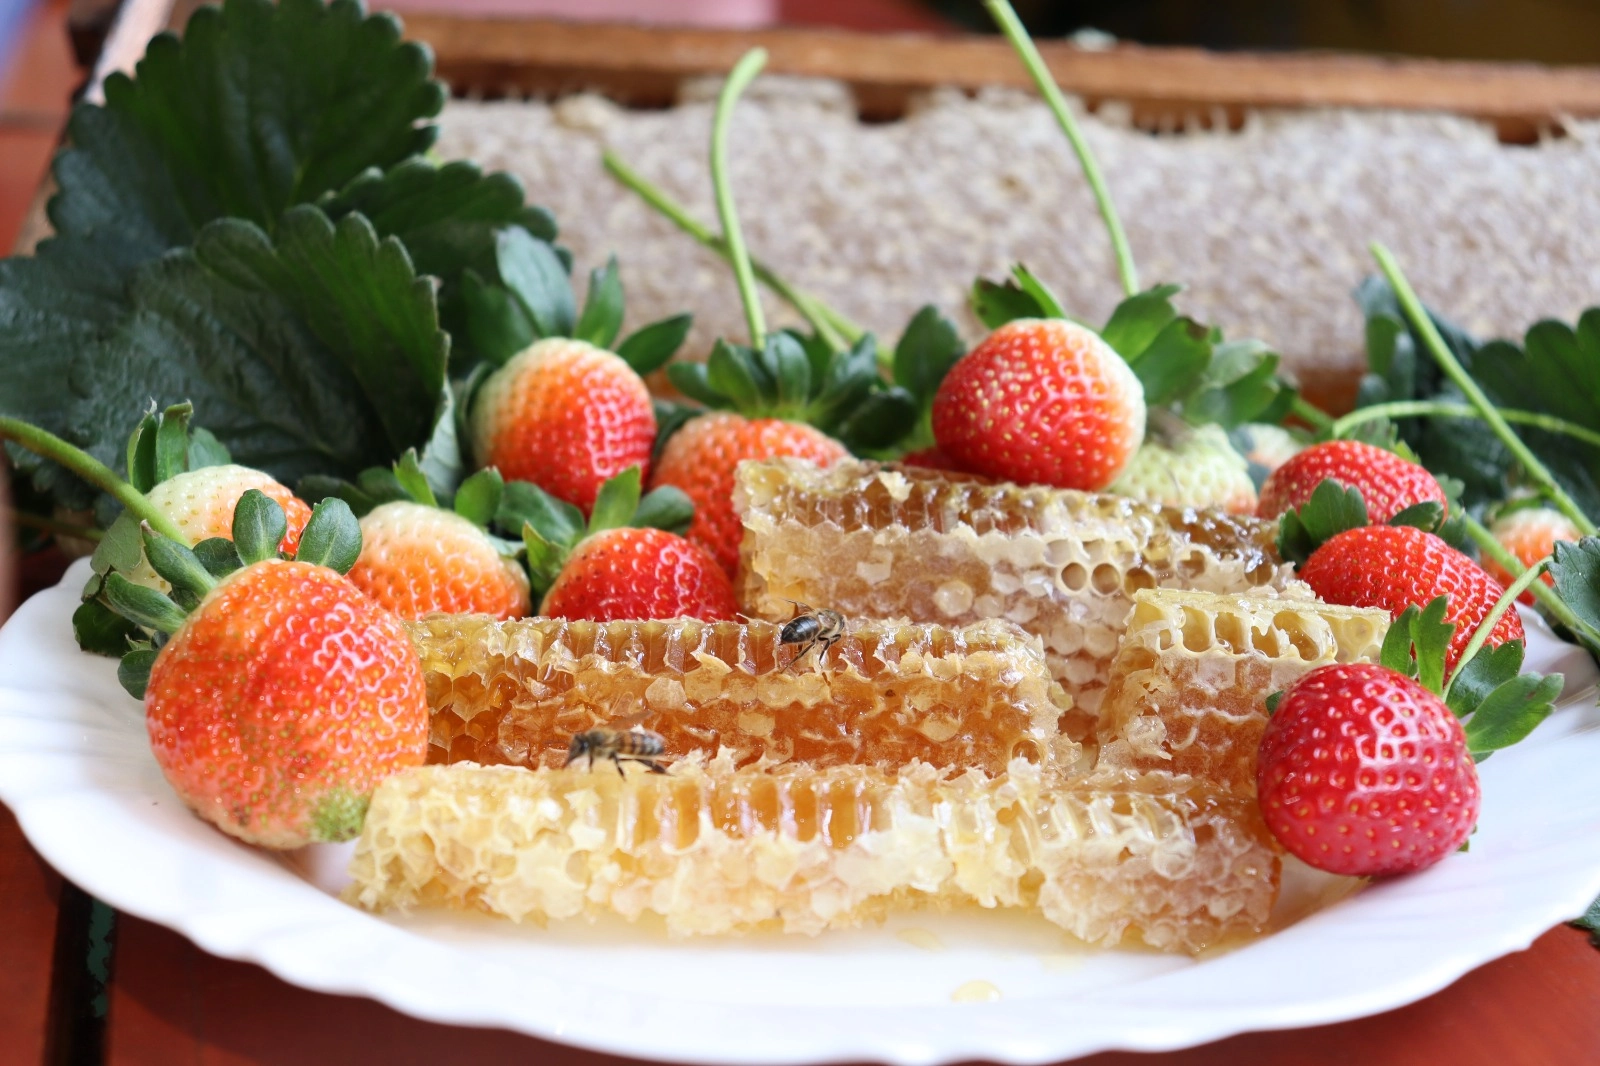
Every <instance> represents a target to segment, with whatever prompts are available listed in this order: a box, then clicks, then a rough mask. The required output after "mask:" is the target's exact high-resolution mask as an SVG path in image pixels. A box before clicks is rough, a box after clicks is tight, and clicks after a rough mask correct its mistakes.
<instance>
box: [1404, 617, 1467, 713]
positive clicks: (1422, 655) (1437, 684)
mask: <svg viewBox="0 0 1600 1066" xmlns="http://www.w3.org/2000/svg"><path fill="white" fill-rule="evenodd" d="M1449 609H1450V597H1448V596H1438V597H1435V598H1434V599H1432V600H1430V601H1429V603H1428V605H1427V606H1426V607H1424V608H1423V609H1422V613H1421V614H1419V615H1418V616H1417V617H1416V620H1415V621H1413V622H1412V623H1411V646H1412V648H1413V654H1414V655H1415V657H1416V660H1417V681H1418V683H1420V684H1421V685H1422V687H1423V688H1425V689H1427V690H1428V691H1429V692H1432V693H1434V694H1435V695H1438V694H1441V693H1443V692H1444V664H1445V656H1446V654H1447V653H1448V652H1449V650H1450V638H1451V637H1452V636H1454V635H1455V631H1456V627H1455V626H1454V625H1453V624H1451V623H1449V622H1446V621H1445V620H1444V616H1445V613H1446V612H1447V611H1449Z"/></svg>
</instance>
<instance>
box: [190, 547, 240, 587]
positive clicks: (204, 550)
mask: <svg viewBox="0 0 1600 1066" xmlns="http://www.w3.org/2000/svg"><path fill="white" fill-rule="evenodd" d="M194 557H195V558H196V559H199V560H200V565H201V566H203V567H205V568H206V572H207V573H209V574H210V575H211V576H212V577H227V576H228V575H229V574H231V573H233V572H234V571H235V570H238V569H239V568H240V567H242V566H244V560H243V559H240V558H239V549H238V548H236V547H234V544H233V541H231V540H229V539H228V538H227V537H207V538H206V539H205V540H203V541H201V542H200V543H199V544H196V545H195V546H194Z"/></svg>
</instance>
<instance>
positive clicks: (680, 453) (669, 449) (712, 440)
mask: <svg viewBox="0 0 1600 1066" xmlns="http://www.w3.org/2000/svg"><path fill="white" fill-rule="evenodd" d="M848 454H849V452H847V451H846V450H845V447H844V445H842V444H840V443H839V442H838V441H836V440H834V439H833V438H832V437H829V436H828V435H827V434H825V433H823V432H822V431H821V430H820V429H816V428H814V427H812V426H808V425H803V424H802V423H799V422H786V421H783V420H782V419H777V418H745V417H744V416H743V415H736V414H730V413H727V412H715V413H712V414H704V415H700V416H699V417H697V418H693V419H690V420H689V421H688V422H687V423H685V424H684V427H683V428H682V429H680V430H679V431H678V432H677V433H675V434H673V436H672V439H671V440H669V441H667V446H666V448H665V449H663V450H662V452H661V461H660V462H659V463H658V464H657V466H656V476H655V484H656V485H658V486H660V485H671V486H674V487H675V488H678V489H680V490H681V491H682V492H683V493H684V494H685V495H686V496H688V497H689V498H690V499H691V500H693V501H694V523H693V524H692V525H690V526H689V532H688V537H689V539H690V540H692V541H694V542H695V543H696V544H699V545H701V546H702V547H704V548H705V549H706V550H707V551H709V552H710V553H711V555H712V556H713V557H714V558H715V559H716V560H717V562H718V563H720V564H721V565H722V568H723V570H725V571H727V573H728V575H729V576H730V577H731V576H733V575H735V574H737V573H738V571H739V543H740V541H742V540H743V539H744V527H743V526H742V525H741V524H740V522H739V516H738V515H737V514H735V513H734V510H733V475H734V470H735V468H737V467H738V465H739V464H740V463H741V462H743V461H744V460H746V459H770V458H772V457H774V456H779V455H792V456H796V457H798V458H801V459H810V460H811V461H812V462H814V463H817V464H818V465H820V466H830V465H832V464H833V463H836V462H838V461H839V460H840V459H843V458H844V457H845V456H846V455H848Z"/></svg>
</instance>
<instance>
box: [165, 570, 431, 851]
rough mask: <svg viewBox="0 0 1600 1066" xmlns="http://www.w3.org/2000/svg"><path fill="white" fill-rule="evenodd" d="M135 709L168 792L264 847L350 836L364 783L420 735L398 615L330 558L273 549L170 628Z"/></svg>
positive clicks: (421, 695) (420, 707) (423, 713)
mask: <svg viewBox="0 0 1600 1066" xmlns="http://www.w3.org/2000/svg"><path fill="white" fill-rule="evenodd" d="M145 722H146V725H147V726H148V728H149V733H150V744H151V747H152V749H153V750H154V752H155V757H156V762H157V763H158V764H159V765H160V767H161V771H162V773H163V774H165V775H166V778H167V781H168V783H169V784H171V785H172V787H173V789H174V791H176V792H177V793H178V795H179V797H181V798H182V799H183V801H184V802H185V803H186V804H188V805H189V806H190V807H191V808H193V809H194V810H195V812H196V813H197V814H199V815H200V817H202V818H204V819H205V820H206V821H209V822H212V823H214V824H215V825H217V826H218V827H219V828H221V829H222V830H223V831H224V832H227V833H229V834H231V835H233V836H236V837H238V838H240V839H241V840H245V841H248V842H250V843H252V844H260V845H262V846H264V847H269V848H294V847H300V846H302V845H304V844H309V843H313V842H317V841H332V840H345V839H349V838H350V837H352V836H354V835H355V833H356V832H357V831H358V830H359V829H360V827H361V818H362V815H363V814H364V813H365V811H366V803H367V799H368V797H370V796H371V794H372V790H373V788H375V787H376V786H377V784H378V782H379V781H381V780H383V779H384V778H385V777H387V776H388V775H389V774H391V773H393V772H395V771H396V770H399V769H402V768H404V767H407V766H418V765H421V763H422V761H423V756H424V755H425V754H426V752H427V742H428V705H427V699H426V693H425V692H424V687H423V678H422V667H421V664H420V663H419V662H418V659H417V654H416V651H415V649H414V648H413V647H412V645H411V641H410V639H409V638H408V637H407V636H406V633H405V631H404V630H403V629H402V628H401V626H400V622H399V620H398V619H396V618H395V617H394V615H392V614H390V613H389V612H388V611H385V610H383V609H382V608H380V607H379V606H378V605H377V604H375V603H373V602H372V601H371V600H370V599H368V598H367V596H366V595H365V594H364V593H362V592H361V591H360V590H359V589H357V588H356V587H355V586H354V585H352V584H351V583H350V582H349V581H348V580H346V579H345V578H344V577H342V576H340V575H339V574H337V573H335V572H334V571H332V570H329V569H327V568H326V567H320V566H313V565H311V564H310V563H296V562H283V561H280V560H268V561H266V562H261V563H256V564H255V565H253V566H250V567H247V568H245V569H243V570H240V571H238V572H237V573H235V574H233V575H232V576H231V577H229V578H227V579H226V580H224V581H223V582H222V583H221V584H219V585H218V586H217V587H216V588H215V589H213V590H212V591H211V592H210V593H209V594H208V595H207V596H206V598H205V599H204V600H202V601H201V602H200V605H199V606H198V607H196V608H195V610H194V612H193V613H192V614H191V615H190V616H189V618H188V620H187V621H186V622H185V623H184V624H183V626H182V627H180V628H179V629H178V631H177V632H176V633H174V634H173V636H172V639H171V640H170V641H169V642H168V643H167V645H166V646H165V647H164V648H163V649H162V651H161V653H160V654H159V655H158V656H157V657H156V660H155V664H154V667H153V668H152V670H151V672H150V683H149V687H148V688H147V690H146V694H145Z"/></svg>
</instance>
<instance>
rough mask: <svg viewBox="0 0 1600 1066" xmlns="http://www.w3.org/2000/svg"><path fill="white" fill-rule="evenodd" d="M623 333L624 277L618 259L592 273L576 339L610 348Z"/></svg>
mask: <svg viewBox="0 0 1600 1066" xmlns="http://www.w3.org/2000/svg"><path fill="white" fill-rule="evenodd" d="M621 332H622V277H621V276H620V275H619V274H618V273H617V257H616V256H612V257H611V258H609V259H607V260H606V265H605V266H604V267H602V268H600V269H598V270H593V271H590V273H589V295H588V298H587V299H585V300H584V302H583V314H581V315H579V316H578V325H577V328H576V329H575V330H574V331H573V336H575V337H577V338H578V339H579V340H582V341H588V342H589V343H590V344H593V345H594V346H596V347H597V348H606V349H609V348H610V347H611V344H612V342H613V341H615V340H616V339H617V334H619V333H621Z"/></svg>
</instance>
